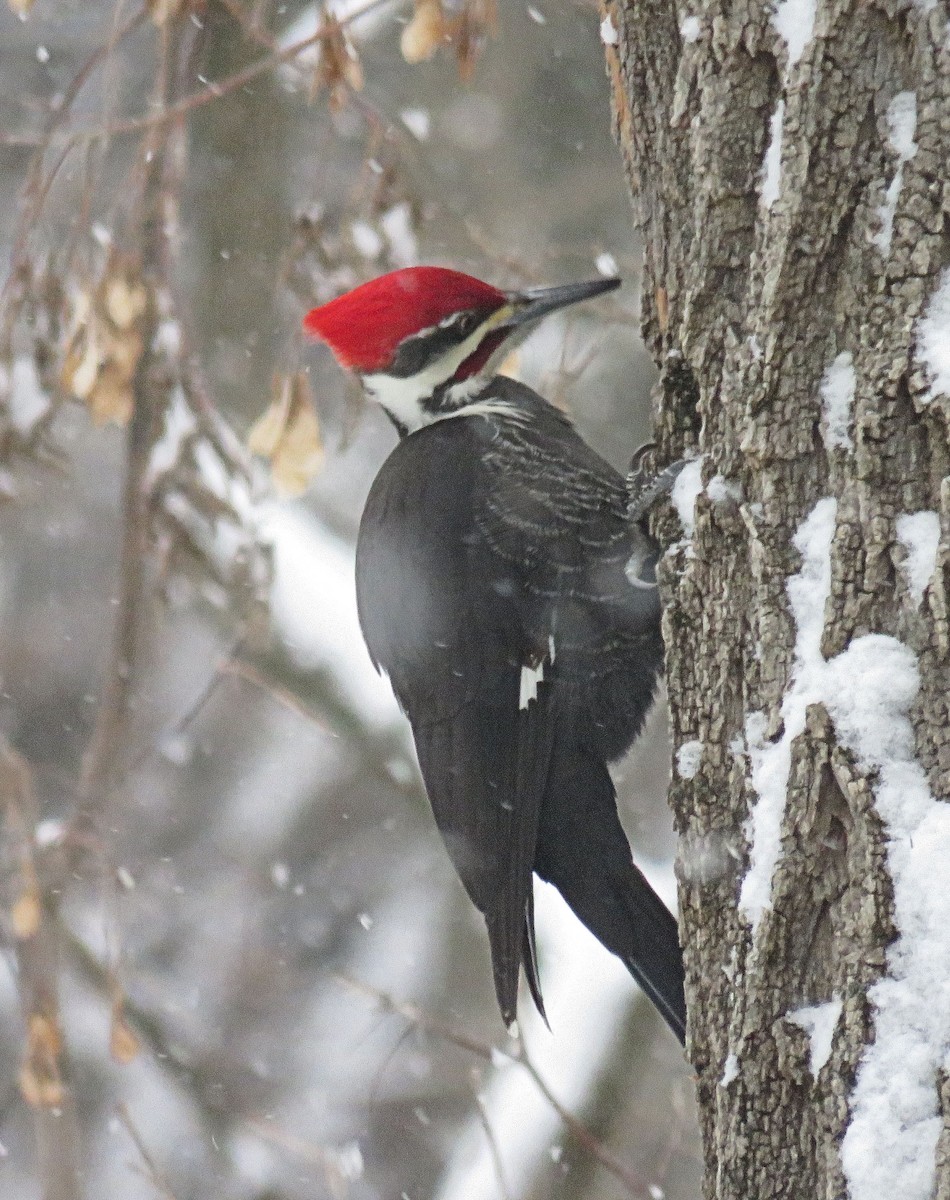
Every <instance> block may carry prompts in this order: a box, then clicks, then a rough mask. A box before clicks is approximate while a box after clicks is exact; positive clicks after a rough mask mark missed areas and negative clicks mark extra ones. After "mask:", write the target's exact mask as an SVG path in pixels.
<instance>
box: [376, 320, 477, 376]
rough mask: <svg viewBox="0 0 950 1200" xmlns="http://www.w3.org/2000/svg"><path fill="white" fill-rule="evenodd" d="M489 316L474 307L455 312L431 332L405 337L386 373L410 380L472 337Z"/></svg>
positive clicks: (427, 330) (425, 330)
mask: <svg viewBox="0 0 950 1200" xmlns="http://www.w3.org/2000/svg"><path fill="white" fill-rule="evenodd" d="M487 315H488V314H487V313H486V312H484V311H479V310H478V309H474V308H472V309H468V310H466V311H465V312H460V313H452V315H451V316H450V317H446V319H445V320H444V321H442V322H441V323H440V324H438V325H435V326H433V327H432V328H431V329H424V330H423V331H422V333H417V334H413V335H412V336H411V337H407V338H404V339H403V340H402V341H401V342H400V343H399V347H398V349H397V350H396V353H395V355H394V357H393V361H392V362H391V363H390V365H389V366H388V367H387V369H386V374H387V375H393V376H395V377H396V378H397V379H408V378H409V377H410V376H412V375H418V374H419V372H420V371H422V370H424V369H425V368H426V367H427V366H428V365H429V363H430V362H432V361H433V360H435V359H437V358H441V356H442V355H443V354H445V352H446V351H447V350H451V349H452V347H453V346H457V345H459V344H460V343H461V342H464V341H465V339H466V338H467V337H470V336H471V334H472V333H474V331H475V330H476V329H477V328H478V326H479V325H480V324H481V322H482V321H484V320H485V318H486V316H487Z"/></svg>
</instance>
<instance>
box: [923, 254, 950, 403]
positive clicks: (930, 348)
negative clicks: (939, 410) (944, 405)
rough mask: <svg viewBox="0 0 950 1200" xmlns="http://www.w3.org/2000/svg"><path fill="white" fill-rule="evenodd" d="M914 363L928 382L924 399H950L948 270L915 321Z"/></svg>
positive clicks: (949, 271) (949, 294) (949, 273)
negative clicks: (915, 359) (923, 372)
mask: <svg viewBox="0 0 950 1200" xmlns="http://www.w3.org/2000/svg"><path fill="white" fill-rule="evenodd" d="M917 360H918V362H919V363H920V364H921V365H922V366H923V368H924V370H925V371H926V373H927V378H928V379H929V381H930V387H929V389H928V391H927V392H925V393H924V399H925V400H930V401H933V400H936V399H937V397H938V396H947V397H950V268H947V269H946V270H945V271H944V272H943V273H942V274H941V276H940V282H939V283H938V284H937V287H936V288H935V289H934V291H933V294H932V295H931V297H930V300H929V301H928V303H927V308H926V311H925V312H924V315H923V317H922V318H921V320H920V321H919V322H918V325H917Z"/></svg>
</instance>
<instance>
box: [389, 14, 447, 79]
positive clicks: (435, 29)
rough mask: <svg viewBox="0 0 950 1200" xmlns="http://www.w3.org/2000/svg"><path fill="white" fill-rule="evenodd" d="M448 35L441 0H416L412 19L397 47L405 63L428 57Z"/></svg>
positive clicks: (424, 59)
mask: <svg viewBox="0 0 950 1200" xmlns="http://www.w3.org/2000/svg"><path fill="white" fill-rule="evenodd" d="M447 36H448V27H447V25H446V20H445V14H444V13H443V11H442V4H441V0H416V9H415V12H414V13H413V15H412V20H411V21H410V22H409V24H408V25H407V26H406V27H405V29H404V30H403V31H402V36H401V37H400V39H399V49H400V51H401V52H402V56H403V58H404V59H405V60H406V62H407V63H413V64H415V63H420V62H425V61H426V60H427V59H430V58H431V57H432V56H433V54H435V52H436V50H438V48H439V46H441V45H442V43H443V42H444V41H445V40H446V38H447Z"/></svg>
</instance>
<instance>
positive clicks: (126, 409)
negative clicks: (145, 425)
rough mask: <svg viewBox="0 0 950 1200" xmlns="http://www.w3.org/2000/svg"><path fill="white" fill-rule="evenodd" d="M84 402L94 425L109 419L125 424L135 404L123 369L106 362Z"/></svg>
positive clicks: (106, 421) (100, 424)
mask: <svg viewBox="0 0 950 1200" xmlns="http://www.w3.org/2000/svg"><path fill="white" fill-rule="evenodd" d="M86 403H87V404H88V405H89V412H90V415H91V416H92V423H93V424H94V425H97V426H102V425H106V424H108V422H109V421H111V422H112V423H113V424H115V425H120V426H122V425H127V424H128V423H129V421H130V419H131V417H132V409H133V407H134V405H135V399H134V397H133V395H132V386H131V383H130V381H129V379H128V378H126V376H125V373H124V372H123V371H121V370H119V369H118V368H117V367H116V366H115V365H114V364H113V363H106V364H105V365H104V366H103V368H102V370H101V371H100V372H99V376H98V378H97V379H96V382H95V385H94V386H93V389H92V391H91V392H90V394H89V396H88V397H87V400H86Z"/></svg>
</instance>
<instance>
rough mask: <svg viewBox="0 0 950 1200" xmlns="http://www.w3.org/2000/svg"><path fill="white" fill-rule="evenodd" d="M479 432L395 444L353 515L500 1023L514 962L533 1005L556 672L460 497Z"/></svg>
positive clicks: (391, 662)
mask: <svg viewBox="0 0 950 1200" xmlns="http://www.w3.org/2000/svg"><path fill="white" fill-rule="evenodd" d="M485 436H486V423H485V422H484V421H482V420H481V419H478V418H473V419H463V420H455V419H452V420H446V421H441V422H437V423H435V424H433V425H431V426H428V427H426V428H425V429H423V430H420V431H418V432H417V433H415V434H413V435H412V437H409V438H406V439H404V440H403V441H402V442H400V443H399V445H398V446H397V447H396V448H395V450H394V451H393V453H392V454H391V455H390V457H389V459H388V460H387V461H386V463H385V464H384V466H383V468H382V470H381V471H380V473H379V475H378V476H377V478H376V481H375V482H374V484H373V488H372V490H371V492H370V496H369V498H368V500H367V504H366V508H365V511H364V515H363V520H362V523H361V527H360V537H359V543H358V547H357V600H358V606H359V613H360V622H361V625H362V628H363V633H364V636H365V638H366V642H367V645H368V647H369V650H370V654H371V655H372V657H373V660H374V662H375V663H376V664H377V666H378V667H380V668H381V669H383V670H384V671H386V673H387V674H388V675H389V677H390V679H391V681H392V685H393V689H394V691H395V693H396V696H397V698H398V699H399V701H400V703H401V705H402V707H403V709H404V710H405V712H406V714H407V716H408V717H409V720H410V723H411V725H412V729H413V734H414V737H415V743H416V750H417V752H418V756H419V764H420V767H421V770H422V775H423V779H424V780H425V784H426V789H427V791H428V794H429V800H430V802H431V804H432V810H433V813H434V815H435V819H436V823H437V825H438V827H439V830H440V832H441V834H442V837H443V839H444V841H445V844H446V846H447V848H448V850H449V853H450V855H451V857H452V860H453V863H454V865H455V867H456V870H457V871H458V873H459V876H460V877H461V879H462V882H463V884H464V885H465V888H466V890H467V892H468V894H469V896H470V897H471V899H472V901H473V902H474V904H475V905H476V907H477V908H478V909H479V910H480V911H481V912H482V913H483V914H484V916H485V920H486V923H487V926H488V934H489V940H490V943H491V949H492V963H493V968H494V976H495V986H496V991H497V994H498V1001H499V1005H500V1007H501V1010H502V1015H503V1017H504V1019H505V1021H506V1022H508V1023H509V1024H510V1022H511V1021H512V1020H514V1017H515V1013H516V1001H517V987H518V974H519V966H520V965H521V963H524V965H525V969H526V973H527V975H528V982H529V985H530V987H531V991H532V994H533V996H534V998H535V1000H536V1002H537V1003H538V1004H539V1007H540V999H541V997H540V989H539V986H538V980H537V972H536V965H535V956H534V931H533V923H532V909H531V903H530V899H531V888H532V879H531V876H532V870H533V865H534V853H535V842H536V839H537V829H538V820H539V810H540V805H541V799H542V796H543V794H544V789H545V785H546V782H547V774H548V765H549V762H550V758H551V748H552V744H553V738H554V733H555V727H556V723H557V688H556V686H555V678H556V671H557V665H556V657H555V656H552V653H551V643H550V638H549V636H548V633H547V632H546V631H545V627H544V619H543V612H542V610H543V609H544V607H545V605H546V604H547V606H548V607H550V605H549V603H548V602H547V601H546V600H544V599H539V598H538V597H537V596H536V595H535V594H534V593H533V592H531V593H526V592H525V589H524V587H523V579H522V574H523V573H522V572H521V571H520V569H519V564H518V563H517V562H516V561H513V560H512V561H509V560H508V559H504V558H501V557H499V555H498V554H497V552H496V551H495V549H494V548H493V546H492V545H491V541H490V539H489V538H487V537H486V536H485V535H484V532H483V531H480V530H479V529H478V527H477V523H476V521H475V520H474V516H473V511H472V509H473V502H472V497H483V496H484V495H486V494H487V492H489V491H490V490H491V488H492V486H493V481H492V480H491V479H490V478H486V477H485V475H484V472H485V471H486V466H485V456H484V446H483V444H482V441H483V439H484V437H485ZM477 502H478V501H477V500H476V503H477ZM552 657H554V661H552Z"/></svg>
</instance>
